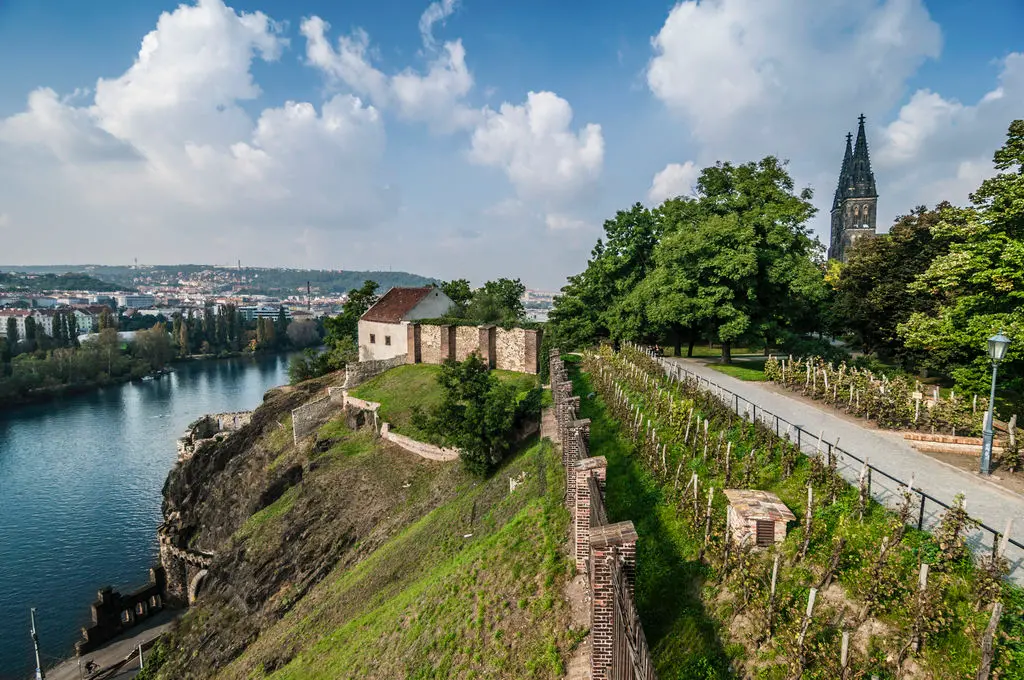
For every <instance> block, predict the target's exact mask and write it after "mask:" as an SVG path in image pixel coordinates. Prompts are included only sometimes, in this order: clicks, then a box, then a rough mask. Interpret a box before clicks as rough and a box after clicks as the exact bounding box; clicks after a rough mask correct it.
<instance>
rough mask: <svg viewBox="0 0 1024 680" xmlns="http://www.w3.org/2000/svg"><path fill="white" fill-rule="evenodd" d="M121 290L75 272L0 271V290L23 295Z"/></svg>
mask: <svg viewBox="0 0 1024 680" xmlns="http://www.w3.org/2000/svg"><path fill="white" fill-rule="evenodd" d="M123 289H125V286H121V285H117V284H114V283H108V282H107V281H101V280H100V279H97V278H95V277H92V276H89V275H88V274H81V273H77V272H69V273H62V274H52V273H48V274H38V273H32V272H3V271H0V290H6V291H19V292H24V293H45V292H49V291H62V290H91V291H96V292H110V291H115V290H123Z"/></svg>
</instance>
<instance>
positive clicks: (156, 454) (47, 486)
mask: <svg viewBox="0 0 1024 680" xmlns="http://www.w3.org/2000/svg"><path fill="white" fill-rule="evenodd" d="M287 372H288V357H286V356H284V355H278V356H272V357H263V358H258V359H257V358H240V359H226V360H220V361H205V362H193V363H186V364H179V365H178V366H177V371H176V372H174V373H172V374H171V375H169V376H165V377H163V378H160V379H158V380H154V381H151V382H136V383H130V384H125V385H119V386H116V387H107V388H104V389H102V390H97V391H95V392H90V393H88V394H84V395H79V396H75V397H69V398H66V399H62V400H60V401H54V402H50V403H46V404H38V405H31V406H23V407H15V408H3V407H0V680H25V678H27V677H30V675H31V673H32V671H33V669H34V668H35V661H34V658H33V654H32V641H31V637H30V636H29V608H30V607H36V608H37V611H36V626H37V629H38V631H39V644H40V647H41V651H42V655H43V665H44V667H45V666H49V665H52V664H53V663H54V662H55V661H57V660H59V659H61V658H66V657H67V656H69V655H71V654H73V653H74V643H75V642H76V641H77V640H78V639H80V637H81V634H80V632H79V629H80V627H81V626H84V625H88V624H89V623H90V609H89V605H90V604H91V603H92V601H93V600H94V599H95V597H96V591H97V590H98V589H99V588H100V587H102V586H104V585H111V586H113V587H114V588H115V589H117V590H120V591H121V592H128V591H130V590H133V589H134V588H136V587H138V586H141V585H144V584H145V583H146V581H147V579H148V575H149V572H148V569H149V567H151V566H153V565H155V564H156V563H157V561H158V559H159V556H158V550H157V540H156V528H157V525H158V524H159V523H160V519H161V517H160V503H161V500H162V496H161V489H162V488H163V484H164V480H165V479H166V477H167V473H168V471H169V470H170V469H171V467H172V466H173V465H174V463H175V461H176V459H177V452H176V449H175V440H176V439H177V438H178V437H179V436H181V434H182V433H183V432H184V430H185V428H186V427H187V426H188V424H189V423H190V422H192V421H193V420H195V419H196V418H198V417H199V416H201V415H203V414H205V413H216V412H225V411H244V410H250V409H253V408H255V407H256V406H258V405H259V404H260V403H261V401H262V399H263V393H264V392H266V390H268V389H269V388H271V387H273V386H275V385H281V384H284V383H286V382H288V375H287Z"/></svg>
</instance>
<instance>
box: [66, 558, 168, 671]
mask: <svg viewBox="0 0 1024 680" xmlns="http://www.w3.org/2000/svg"><path fill="white" fill-rule="evenodd" d="M166 586H167V577H166V575H165V574H164V570H163V568H162V567H155V568H153V569H150V570H149V583H148V584H147V585H145V586H143V587H141V588H139V589H138V590H135V591H134V592H131V593H128V594H127V595H122V594H121V593H119V592H118V591H116V590H114V589H113V588H104V589H103V590H101V591H99V592H98V593H97V594H96V601H95V602H93V603H92V625H90V626H88V627H83V628H82V639H81V640H79V641H78V642H77V643H75V651H76V653H77V654H78V655H79V656H81V655H82V654H87V653H89V652H91V651H92V650H94V649H96V648H97V647H99V646H100V645H102V644H103V643H105V642H107V641H108V640H111V639H113V638H115V637H117V636H118V635H120V634H121V633H123V632H124V631H126V630H128V629H129V628H131V627H132V626H135V625H136V624H138V623H140V622H142V621H144V620H145V619H148V618H149V617H150V616H153V615H154V614H156V613H157V612H160V611H162V610H163V608H164V592H165V589H166Z"/></svg>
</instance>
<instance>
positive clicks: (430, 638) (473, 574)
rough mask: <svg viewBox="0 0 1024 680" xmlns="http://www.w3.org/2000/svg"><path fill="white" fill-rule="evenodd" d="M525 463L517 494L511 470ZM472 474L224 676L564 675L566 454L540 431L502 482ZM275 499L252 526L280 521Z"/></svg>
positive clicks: (325, 584) (569, 639)
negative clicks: (561, 454)
mask: <svg viewBox="0 0 1024 680" xmlns="http://www.w3.org/2000/svg"><path fill="white" fill-rule="evenodd" d="M524 471H525V473H526V480H525V482H524V483H523V484H522V485H521V486H519V487H518V488H517V489H516V491H515V492H514V493H511V494H510V493H509V491H508V477H510V476H517V475H519V474H520V473H522V472H524ZM465 479H466V482H465V484H464V486H463V487H462V488H461V490H460V491H459V492H458V493H457V494H456V495H455V496H454V497H453V499H452V500H451V501H449V502H447V503H445V504H443V505H441V506H440V507H438V508H437V509H435V510H434V511H432V512H430V513H429V514H427V515H426V516H424V517H423V518H422V519H420V520H419V521H417V522H415V523H413V524H411V525H409V526H408V527H406V528H405V529H404V530H402V531H401V532H400V533H398V534H397V535H396V536H394V537H393V538H391V539H390V540H388V541H387V542H385V543H383V544H382V545H380V546H379V547H378V548H377V549H376V550H374V551H373V552H372V553H371V554H370V555H369V556H368V557H366V558H365V559H364V560H363V561H361V562H359V563H358V564H355V565H354V566H349V567H348V568H344V567H341V568H337V569H335V570H334V571H333V572H332V573H331V574H330V575H328V577H327V578H325V579H324V580H323V581H322V582H321V583H320V584H318V585H317V586H316V587H315V588H314V589H313V591H311V592H310V593H309V595H307V596H306V598H304V599H303V600H301V601H300V602H299V603H298V604H297V605H296V606H295V608H294V609H292V610H291V611H290V612H289V613H288V614H286V615H285V616H284V618H283V619H281V620H280V621H278V622H277V623H275V624H273V625H272V626H271V627H270V628H269V629H267V630H265V631H263V632H262V633H261V634H260V636H259V638H258V639H257V640H256V641H255V642H254V643H253V644H252V645H251V646H250V647H249V649H247V650H246V651H245V652H244V653H243V654H242V655H241V656H240V657H238V658H237V659H236V660H235V661H234V662H233V663H232V664H230V665H229V666H228V667H227V668H224V669H223V670H222V671H221V673H220V674H219V675H218V676H217V677H218V678H236V679H239V680H240V679H242V678H251V677H258V678H262V677H270V678H275V679H277V680H285V679H287V680H312V679H314V678H332V679H334V678H337V679H341V678H422V679H427V678H436V679H437V680H441V679H442V678H449V677H451V678H456V677H458V678H470V677H478V678H488V677H502V678H550V679H552V680H555V679H559V678H561V677H562V675H563V674H564V670H565V668H564V663H563V660H562V659H563V658H564V656H566V655H567V653H568V650H569V649H570V648H571V647H572V646H573V645H574V644H576V643H578V641H579V639H580V632H579V631H573V630H571V629H570V628H569V626H568V611H567V605H566V604H565V602H564V599H563V595H562V589H563V588H564V585H565V582H566V580H567V579H568V577H569V574H570V573H571V565H570V564H569V561H568V560H567V558H566V557H565V555H564V551H563V549H562V546H563V543H564V541H565V537H566V535H567V533H568V513H567V512H566V510H565V509H564V506H563V504H562V497H563V494H564V491H565V486H564V475H563V473H562V467H561V464H560V460H559V456H558V455H557V454H556V452H555V450H554V448H553V447H552V446H551V444H550V442H547V441H544V442H542V443H537V442H536V440H534V443H532V444H530V445H529V446H528V448H527V449H526V450H525V451H524V452H522V453H521V454H519V455H518V456H516V457H515V458H514V459H513V460H511V461H510V462H509V463H508V464H507V465H506V466H505V467H503V468H502V469H501V470H500V471H499V472H498V473H497V474H496V475H495V476H494V477H492V478H491V479H488V480H483V481H481V480H479V479H476V478H470V477H468V476H467V477H466V478H465ZM276 505H277V504H274V506H271V507H270V508H266V509H264V510H263V511H261V512H260V513H257V515H262V516H261V517H259V518H258V519H253V520H252V521H253V523H254V524H260V525H263V524H265V523H269V522H271V521H272V518H273V517H274V516H276V514H277V513H278V511H279V510H280V509H279V508H275V506H276ZM271 508H274V509H273V510H272V509H271ZM254 517H255V516H254ZM270 668H274V669H276V670H275V671H274V672H270V671H269V669H270Z"/></svg>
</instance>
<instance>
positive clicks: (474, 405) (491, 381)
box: [414, 353, 516, 475]
mask: <svg viewBox="0 0 1024 680" xmlns="http://www.w3.org/2000/svg"><path fill="white" fill-rule="evenodd" d="M438 383H439V384H440V385H441V390H442V398H441V403H440V404H439V405H438V406H437V407H436V408H435V409H434V410H433V412H431V413H430V414H429V415H425V414H423V413H422V412H416V414H414V421H415V422H416V424H417V426H418V427H420V428H421V429H423V430H424V431H425V432H427V433H428V435H429V436H430V437H431V438H432V439H433V440H435V441H438V442H440V443H441V444H443V445H445V446H451V447H455V448H458V449H459V450H460V452H461V453H460V457H461V459H462V463H463V465H465V467H466V468H467V469H468V470H470V471H472V472H474V473H476V474H480V475H484V474H488V473H489V472H491V471H492V470H493V469H494V468H495V467H496V466H497V465H498V463H500V462H501V460H502V459H503V458H504V457H505V454H506V452H507V451H508V450H509V441H510V439H511V434H512V430H513V428H514V426H515V419H516V393H515V388H514V387H512V386H511V385H509V384H507V383H503V382H501V381H499V380H498V379H497V378H496V377H495V376H494V375H493V374H491V372H490V371H489V370H488V368H487V365H486V364H485V363H484V362H483V360H481V359H480V357H479V356H478V355H477V354H476V353H473V354H470V355H469V356H468V357H467V358H466V359H465V361H462V362H457V361H454V360H452V359H449V360H447V361H446V362H445V363H444V365H443V366H442V367H441V374H440V375H439V376H438Z"/></svg>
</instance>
